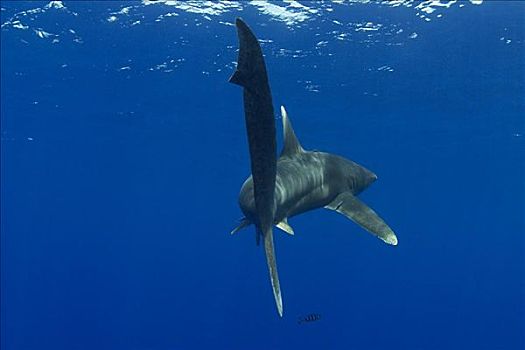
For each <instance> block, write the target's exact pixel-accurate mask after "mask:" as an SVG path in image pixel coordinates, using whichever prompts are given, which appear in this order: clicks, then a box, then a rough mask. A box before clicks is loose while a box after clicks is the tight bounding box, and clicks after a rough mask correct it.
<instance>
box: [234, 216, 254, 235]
mask: <svg viewBox="0 0 525 350" xmlns="http://www.w3.org/2000/svg"><path fill="white" fill-rule="evenodd" d="M251 224H252V223H251V222H250V220H248V219H246V218H242V219H241V222H240V223H239V225H238V226H237V227H236V228H234V229H233V230H232V232H230V234H232V235H233V234H234V233H237V232H239V231H240V230H242V229H243V228H245V227H247V226H250V225H251Z"/></svg>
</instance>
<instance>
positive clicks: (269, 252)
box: [263, 227, 283, 317]
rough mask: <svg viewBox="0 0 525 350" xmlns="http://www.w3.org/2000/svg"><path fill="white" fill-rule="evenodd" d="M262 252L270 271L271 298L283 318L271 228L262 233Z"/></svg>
mask: <svg viewBox="0 0 525 350" xmlns="http://www.w3.org/2000/svg"><path fill="white" fill-rule="evenodd" d="M263 236H264V251H265V253H266V262H267V263H268V270H269V271H270V281H271V282H272V289H273V296H274V298H275V304H276V306H277V312H278V313H279V316H281V317H283V299H282V297H281V286H280V284H279V275H278V273H277V263H276V261H275V251H274V249H273V231H272V228H271V227H270V229H269V230H268V231H267V232H266V233H264V235H263Z"/></svg>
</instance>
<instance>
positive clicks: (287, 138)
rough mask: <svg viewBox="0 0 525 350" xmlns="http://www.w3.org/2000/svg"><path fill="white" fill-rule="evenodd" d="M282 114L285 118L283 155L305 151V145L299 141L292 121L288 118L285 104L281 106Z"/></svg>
mask: <svg viewBox="0 0 525 350" xmlns="http://www.w3.org/2000/svg"><path fill="white" fill-rule="evenodd" d="M281 116H282V118H283V135H284V146H283V151H282V152H281V157H285V156H288V157H290V156H293V155H294V154H297V153H301V152H304V149H303V147H301V144H300V143H299V140H298V139H297V137H296V136H295V133H294V131H293V128H292V123H291V122H290V119H289V118H288V113H286V109H284V106H281Z"/></svg>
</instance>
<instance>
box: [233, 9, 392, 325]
mask: <svg viewBox="0 0 525 350" xmlns="http://www.w3.org/2000/svg"><path fill="white" fill-rule="evenodd" d="M235 26H236V28H237V36H238V40H239V54H238V60H237V68H236V70H235V71H234V73H233V75H232V76H231V78H230V80H229V81H230V82H231V83H233V84H236V85H239V86H241V87H242V88H243V101H244V117H245V124H246V132H247V136H248V146H249V153H250V167H251V175H250V176H249V177H248V179H247V180H246V181H245V182H244V184H243V185H242V187H241V190H240V193H239V206H240V208H241V211H242V212H243V214H244V217H243V218H242V219H241V220H240V223H239V224H238V226H237V227H236V228H235V229H234V230H233V231H232V232H231V233H232V234H234V233H236V232H238V231H239V230H241V229H243V228H246V227H248V226H251V225H254V226H255V237H256V242H257V245H259V244H260V241H261V240H262V241H263V245H264V251H265V255H266V262H267V265H268V270H269V274H270V281H271V285H272V290H273V295H274V299H275V304H276V307H277V312H278V314H279V316H280V317H282V316H283V302H282V295H281V287H280V282H279V275H278V272H277V261H276V258H275V249H274V241H273V227H274V226H276V227H277V228H279V229H281V230H282V231H284V232H286V233H287V234H290V235H294V230H293V228H292V227H291V226H290V224H289V222H288V219H289V218H291V217H293V216H296V215H299V214H302V213H305V212H307V211H310V210H314V209H318V208H326V209H329V210H332V211H335V212H337V213H340V214H342V215H344V216H345V217H347V218H348V219H350V220H352V221H354V222H355V223H357V224H358V225H359V226H361V227H362V228H364V229H365V230H366V231H368V232H370V233H371V234H372V235H374V236H376V237H378V238H379V239H381V240H382V241H383V242H385V243H387V244H389V245H394V246H395V245H397V244H398V240H397V237H396V235H395V233H394V231H392V229H391V228H390V227H389V226H388V225H387V224H386V223H385V221H384V220H383V219H381V217H380V216H379V215H378V214H377V213H376V212H375V211H374V210H372V209H371V208H370V207H368V206H367V205H366V204H365V203H363V202H362V201H361V200H360V199H359V198H358V197H357V196H358V195H359V194H360V193H361V192H362V191H363V190H365V189H366V188H367V187H368V186H370V184H372V183H373V182H374V181H376V180H377V176H376V175H375V174H374V173H373V172H372V171H370V170H368V169H366V168H365V167H363V166H361V165H359V164H357V163H355V162H353V161H351V160H349V159H346V158H344V157H341V156H338V155H335V154H331V153H326V152H320V151H308V150H306V149H304V148H303V146H302V145H301V143H300V142H299V139H298V138H297V136H296V134H295V132H294V129H293V127H292V124H291V121H290V118H289V117H288V113H287V111H286V109H285V107H284V106H281V108H280V112H281V119H282V128H283V148H282V150H281V152H280V154H279V156H278V155H277V146H276V126H275V119H276V118H275V116H274V108H273V102H272V96H271V90H270V84H269V80H268V74H267V70H266V64H265V61H264V56H263V53H262V49H261V47H260V44H259V41H258V40H257V37H256V36H255V35H254V33H253V31H252V30H251V29H250V28H249V27H248V25H247V24H246V23H245V22H244V21H243V20H242V19H241V18H237V19H236V20H235Z"/></svg>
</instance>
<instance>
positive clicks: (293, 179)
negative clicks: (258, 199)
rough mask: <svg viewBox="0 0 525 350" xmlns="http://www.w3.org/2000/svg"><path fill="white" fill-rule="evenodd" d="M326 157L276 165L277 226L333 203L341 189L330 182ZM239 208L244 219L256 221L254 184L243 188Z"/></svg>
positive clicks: (310, 156)
mask: <svg viewBox="0 0 525 350" xmlns="http://www.w3.org/2000/svg"><path fill="white" fill-rule="evenodd" d="M325 161H326V159H325V157H324V154H323V153H317V152H308V153H304V154H302V155H301V157H294V158H293V159H290V158H280V159H279V161H278V162H277V177H276V183H275V215H274V217H275V220H274V221H275V222H276V223H277V222H280V221H281V220H283V219H284V218H287V217H291V216H294V215H298V214H301V213H304V212H306V211H309V210H313V209H317V208H322V207H324V206H325V205H327V204H328V203H330V202H331V201H332V200H333V199H334V198H335V197H336V196H337V194H338V192H339V189H338V188H334V186H331V185H330V183H331V182H330V181H328V179H327V173H326V166H325ZM239 204H240V207H241V210H242V211H243V213H244V215H245V216H246V217H247V218H248V219H250V220H251V221H254V219H255V217H256V209H255V200H254V196H253V181H252V179H251V177H250V178H248V179H247V180H246V182H245V183H244V185H243V186H242V189H241V193H240V195H239Z"/></svg>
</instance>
